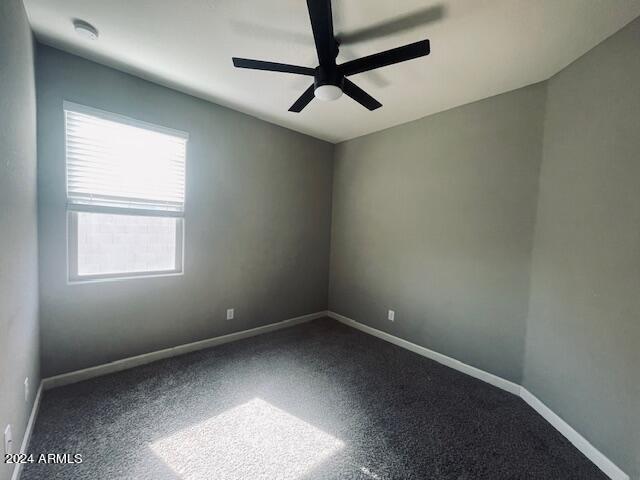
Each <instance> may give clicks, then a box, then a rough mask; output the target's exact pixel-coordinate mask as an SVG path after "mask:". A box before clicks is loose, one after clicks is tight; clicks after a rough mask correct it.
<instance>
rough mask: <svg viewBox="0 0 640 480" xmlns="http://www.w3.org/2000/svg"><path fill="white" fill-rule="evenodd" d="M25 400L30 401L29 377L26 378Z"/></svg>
mask: <svg viewBox="0 0 640 480" xmlns="http://www.w3.org/2000/svg"><path fill="white" fill-rule="evenodd" d="M24 401H25V402H28V401H29V377H27V378H25V379H24Z"/></svg>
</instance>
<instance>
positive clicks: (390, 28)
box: [337, 5, 445, 45]
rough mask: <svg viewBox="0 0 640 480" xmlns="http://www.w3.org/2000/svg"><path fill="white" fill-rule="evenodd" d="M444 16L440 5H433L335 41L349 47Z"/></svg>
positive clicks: (419, 25) (356, 31) (341, 36)
mask: <svg viewBox="0 0 640 480" xmlns="http://www.w3.org/2000/svg"><path fill="white" fill-rule="evenodd" d="M444 15H445V8H444V7H443V6H442V5H435V6H432V7H427V8H423V9H421V10H416V11H414V12H411V13H408V14H406V15H402V16H399V17H396V18H393V19H391V20H387V21H386V22H380V23H377V24H375V25H371V26H370V27H365V28H361V29H360V30H354V31H352V32H347V33H343V34H341V35H337V39H338V42H339V43H340V45H350V44H353V43H358V42H364V41H367V40H373V39H376V38H384V37H388V36H390V35H395V34H396V33H400V32H404V31H407V30H411V29H413V28H417V27H422V26H424V25H427V24H429V23H433V22H437V21H438V20H441V19H442V18H443V17H444Z"/></svg>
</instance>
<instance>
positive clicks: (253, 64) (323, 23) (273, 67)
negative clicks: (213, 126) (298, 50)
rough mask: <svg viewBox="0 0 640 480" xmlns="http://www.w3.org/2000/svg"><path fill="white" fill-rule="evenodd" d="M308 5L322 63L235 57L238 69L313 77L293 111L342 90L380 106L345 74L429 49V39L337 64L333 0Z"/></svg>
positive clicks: (316, 0)
mask: <svg viewBox="0 0 640 480" xmlns="http://www.w3.org/2000/svg"><path fill="white" fill-rule="evenodd" d="M307 7H308V9H309V17H310V19H311V28H312V30H313V38H314V41H315V45H316V51H317V53H318V61H319V63H320V65H318V66H317V67H316V68H310V67H302V66H298V65H289V64H286V63H276V62H265V61H263V60H252V59H249V58H237V57H233V65H234V66H236V67H237V68H249V69H253V70H267V71H270V72H283V73H294V74H297V75H306V76H309V77H313V84H311V86H310V87H309V88H307V89H306V90H305V92H304V93H303V94H302V95H301V96H300V98H298V99H297V100H296V101H295V102H294V104H293V105H291V107H290V108H289V111H290V112H296V113H298V112H301V111H302V109H303V108H304V107H306V106H307V105H308V104H309V102H311V100H313V98H314V97H316V98H318V99H320V100H336V99H338V98H340V96H342V94H343V93H345V94H346V95H348V96H349V97H351V98H352V99H354V100H355V101H356V102H358V103H359V104H361V105H362V106H364V107H365V108H367V109H369V110H375V109H376V108H380V107H381V106H382V104H381V103H380V102H378V101H377V100H376V99H375V98H373V97H372V96H371V95H369V94H368V93H367V92H365V91H364V90H362V89H361V88H360V87H358V86H357V85H356V84H355V83H353V82H352V81H351V80H349V79H348V78H346V77H349V76H351V75H355V74H357V73H362V72H368V71H370V70H374V69H376V68H381V67H385V66H387V65H393V64H394V63H400V62H404V61H407V60H412V59H414V58H418V57H423V56H425V55H428V54H429V52H430V46H429V40H422V41H419V42H415V43H411V44H409V45H405V46H404V47H398V48H393V49H391V50H386V51H384V52H380V53H376V54H373V55H369V56H366V57H362V58H358V59H356V60H351V61H349V62H346V63H343V64H341V65H338V64H337V63H336V58H337V56H338V49H339V47H340V43H339V40H338V39H336V37H335V34H334V32H333V16H332V13H331V0H307Z"/></svg>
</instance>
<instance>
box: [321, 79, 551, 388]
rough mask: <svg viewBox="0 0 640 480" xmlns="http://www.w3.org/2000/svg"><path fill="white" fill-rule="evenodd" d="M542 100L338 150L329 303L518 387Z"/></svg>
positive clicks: (439, 119) (457, 115) (534, 94)
mask: <svg viewBox="0 0 640 480" xmlns="http://www.w3.org/2000/svg"><path fill="white" fill-rule="evenodd" d="M544 97H545V88H544V85H541V84H538V85H533V86H530V87H527V88H524V89H521V90H517V91H514V92H511V93H507V94H504V95H499V96H497V97H492V98H490V99H487V100H483V101H480V102H476V103H473V104H470V105H466V106H463V107H459V108H455V109H453V110H449V111H447V112H443V113H439V114H436V115H433V116H430V117H427V118H424V119H421V120H418V121H415V122H411V123H408V124H405V125H401V126H399V127H395V128H391V129H389V130H385V131H382V132H379V133H374V134H372V135H368V136H365V137H361V138H358V139H355V140H350V141H348V142H345V143H342V144H340V145H338V146H337V147H336V155H335V172H334V197H333V202H334V208H333V225H332V251H331V280H330V295H329V299H330V300H329V304H330V308H331V310H333V311H335V312H337V313H341V314H343V315H346V316H348V317H351V318H353V319H355V320H358V321H360V322H362V323H365V324H367V325H370V326H372V327H375V328H379V329H381V330H384V331H387V332H390V333H392V334H394V335H397V336H399V337H402V338H406V339H408V340H410V341H412V342H414V343H418V344H420V345H423V346H425V347H428V348H431V349H434V350H436V351H438V352H441V353H444V354H446V355H450V356H452V357H455V358H457V359H459V360H462V361H463V362H467V363H469V364H471V365H474V366H477V367H479V368H482V369H485V370H488V371H490V372H493V373H495V374H497V375H500V376H502V377H505V378H508V379H509V380H513V381H516V382H519V381H520V380H521V375H522V361H523V353H524V335H525V321H526V314H527V302H528V292H529V266H530V255H531V248H532V234H533V225H534V217H535V205H536V192H537V185H538V174H539V166H540V157H541V144H542V141H541V139H542V123H543V121H542V120H543V113H544ZM388 309H394V310H395V311H396V320H395V322H393V323H392V322H390V321H388V320H387V310H388Z"/></svg>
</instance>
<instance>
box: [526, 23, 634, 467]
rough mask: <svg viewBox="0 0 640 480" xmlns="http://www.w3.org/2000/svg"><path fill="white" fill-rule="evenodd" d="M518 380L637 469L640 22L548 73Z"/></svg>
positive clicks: (597, 443) (620, 461)
mask: <svg viewBox="0 0 640 480" xmlns="http://www.w3.org/2000/svg"><path fill="white" fill-rule="evenodd" d="M543 152H544V154H543V155H544V156H543V162H542V168H541V177H540V197H539V206H538V216H537V224H536V234H535V247H534V254H533V261H532V280H531V301H530V314H529V319H528V326H527V348H526V357H525V358H526V360H525V374H524V384H525V386H526V387H527V388H528V389H529V390H531V391H532V392H533V393H534V394H535V395H536V396H538V397H539V398H540V399H541V400H542V401H543V402H545V403H546V404H547V405H548V406H549V407H550V408H551V409H552V410H554V411H555V412H556V413H557V414H559V415H560V416H561V417H562V418H564V419H565V420H566V421H567V422H569V424H571V425H572V426H573V427H574V428H576V429H577V430H578V431H579V432H580V433H581V434H582V435H584V436H585V437H586V438H587V439H588V440H590V441H591V443H593V444H594V445H595V446H596V447H597V448H598V449H600V450H601V451H602V452H604V453H605V454H606V455H607V456H609V458H611V459H612V460H613V461H614V462H616V463H617V464H618V465H619V466H620V467H621V468H623V469H624V470H626V472H627V473H628V474H631V476H632V477H631V478H633V479H636V478H640V465H639V464H638V462H639V459H640V20H636V21H634V22H633V23H631V24H630V25H629V26H627V27H626V28H624V29H623V30H622V31H620V32H619V33H617V34H615V35H614V36H613V37H611V38H610V39H608V40H606V41H605V42H604V43H602V44H601V45H599V46H598V47H596V48H595V49H594V50H592V51H591V52H589V53H587V54H586V55H585V56H583V57H582V58H580V59H579V60H577V61H576V62H575V63H573V64H572V65H570V66H569V67H568V68H566V69H565V70H563V71H562V72H560V73H559V74H558V75H556V76H554V77H553V78H551V79H550V81H549V82H548V100H547V108H546V120H545V128H544V147H543Z"/></svg>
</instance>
